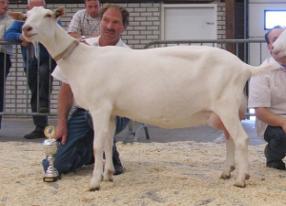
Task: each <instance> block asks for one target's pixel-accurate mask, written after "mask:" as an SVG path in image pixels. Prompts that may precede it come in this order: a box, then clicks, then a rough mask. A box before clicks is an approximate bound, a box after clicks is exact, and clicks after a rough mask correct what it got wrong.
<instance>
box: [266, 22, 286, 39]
mask: <svg viewBox="0 0 286 206" xmlns="http://www.w3.org/2000/svg"><path fill="white" fill-rule="evenodd" d="M274 29H284V27H282V26H280V25H277V26H274V27H273V28H272V29H269V30H268V31H267V32H266V33H265V34H264V39H265V41H266V43H267V44H269V43H270V42H269V34H270V32H272V31H273V30H274Z"/></svg>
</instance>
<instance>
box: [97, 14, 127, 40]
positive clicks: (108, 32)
mask: <svg viewBox="0 0 286 206" xmlns="http://www.w3.org/2000/svg"><path fill="white" fill-rule="evenodd" d="M123 31H124V25H123V21H122V15H121V12H120V11H119V10H118V9H115V8H109V9H107V10H106V11H105V12H104V14H103V16H102V19H101V21H100V38H103V39H104V40H105V42H109V43H108V44H111V45H112V44H114V43H116V42H118V40H119V39H120V35H121V34H122V32H123Z"/></svg>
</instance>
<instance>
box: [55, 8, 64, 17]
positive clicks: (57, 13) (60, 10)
mask: <svg viewBox="0 0 286 206" xmlns="http://www.w3.org/2000/svg"><path fill="white" fill-rule="evenodd" d="M64 13H65V12H64V8H63V7H60V8H57V9H56V10H55V11H54V15H55V18H58V17H60V16H63V15H64Z"/></svg>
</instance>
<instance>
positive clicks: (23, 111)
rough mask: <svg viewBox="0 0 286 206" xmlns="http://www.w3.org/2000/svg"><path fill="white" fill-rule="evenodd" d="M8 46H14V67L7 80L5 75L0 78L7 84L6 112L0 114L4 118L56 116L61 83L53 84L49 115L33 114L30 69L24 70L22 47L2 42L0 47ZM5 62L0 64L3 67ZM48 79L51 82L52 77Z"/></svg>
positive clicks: (5, 85) (12, 58) (5, 95)
mask: <svg viewBox="0 0 286 206" xmlns="http://www.w3.org/2000/svg"><path fill="white" fill-rule="evenodd" d="M6 45H12V46H13V53H12V55H10V59H11V63H12V65H11V68H10V72H9V73H8V76H7V78H6V79H5V76H4V75H3V76H0V82H3V81H4V82H5V84H4V102H3V103H4V110H3V112H1V111H0V114H2V115H4V116H31V115H35V114H37V115H47V114H48V115H49V116H55V115H56V108H57V105H56V101H57V94H58V88H59V85H60V83H59V82H58V81H56V80H54V81H53V84H52V85H51V86H52V90H53V92H52V94H49V96H50V102H51V104H50V111H49V112H47V113H42V112H40V111H38V110H37V111H36V112H32V110H31V105H30V100H31V91H30V89H29V86H28V78H27V75H29V72H30V70H29V68H26V71H25V70H24V68H25V66H24V62H23V57H22V53H21V47H20V45H19V44H17V43H10V42H6V41H0V46H6ZM4 55H6V54H4ZM5 61H6V58H5V59H4V62H0V63H1V64H2V65H6V64H7V62H5ZM37 66H39V65H37ZM50 69H51V68H50ZM5 72H7V71H5ZM38 74H39V73H37V74H36V75H35V76H36V77H37V80H38V81H37V82H38V83H37V88H38V94H39V75H38ZM47 78H49V79H50V80H51V77H50V76H48V77H47ZM49 91H51V90H49ZM37 96H39V95H37ZM37 99H39V97H37ZM38 102H39V101H38ZM37 108H39V107H37Z"/></svg>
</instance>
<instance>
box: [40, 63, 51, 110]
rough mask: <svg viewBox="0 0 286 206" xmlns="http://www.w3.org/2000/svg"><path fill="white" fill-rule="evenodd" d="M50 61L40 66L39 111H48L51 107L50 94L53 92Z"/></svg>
mask: <svg viewBox="0 0 286 206" xmlns="http://www.w3.org/2000/svg"><path fill="white" fill-rule="evenodd" d="M50 74H51V68H50V64H49V62H45V63H43V64H41V65H40V66H39V79H40V82H39V85H38V88H39V103H38V105H39V110H38V111H39V112H40V113H48V112H49V107H50V94H51V92H52V76H51V75H50Z"/></svg>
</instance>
